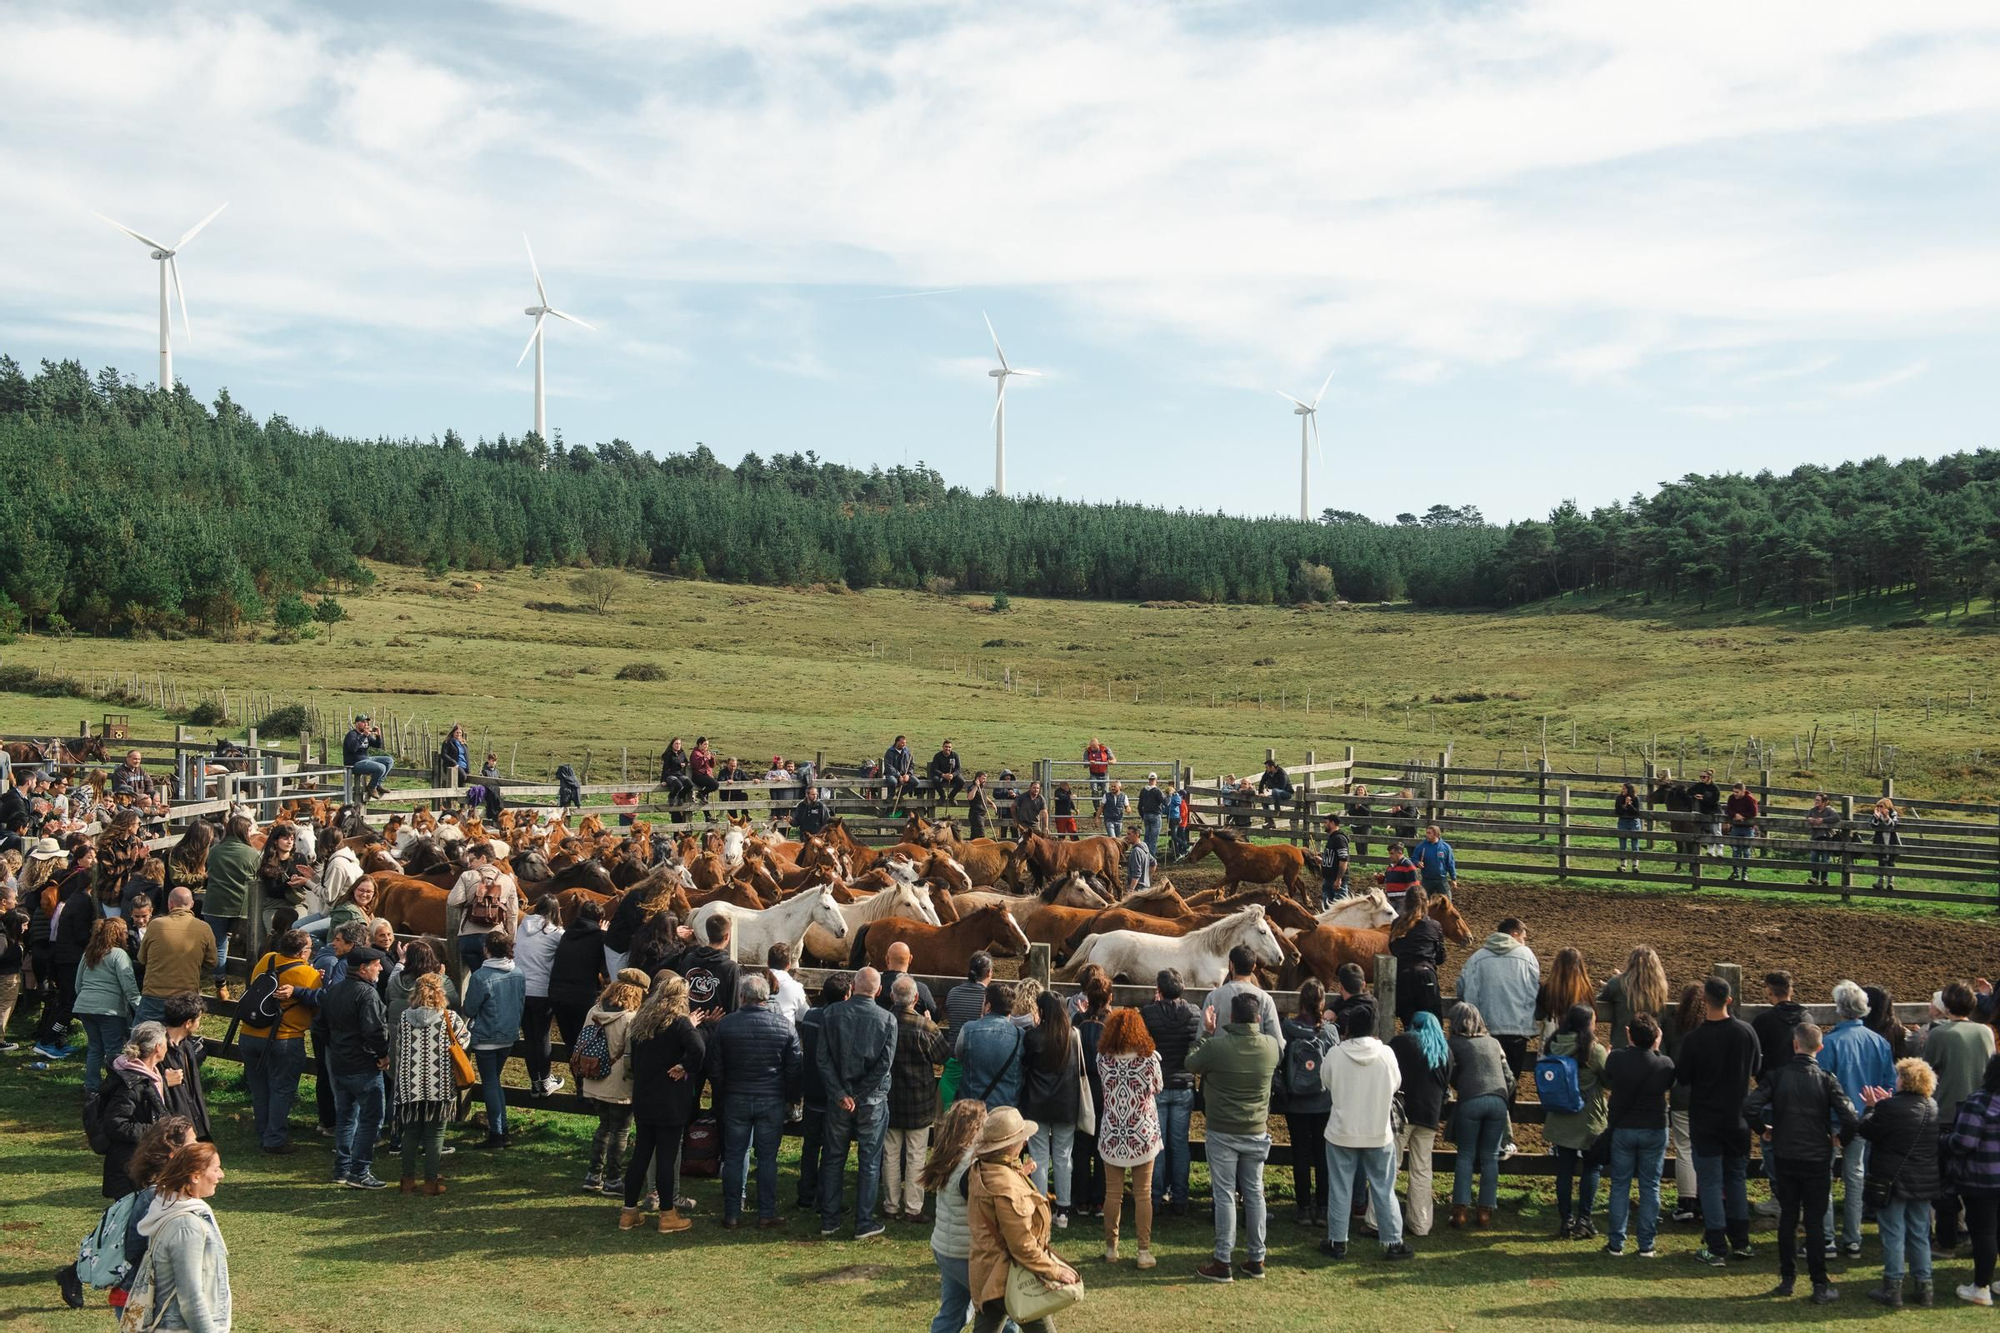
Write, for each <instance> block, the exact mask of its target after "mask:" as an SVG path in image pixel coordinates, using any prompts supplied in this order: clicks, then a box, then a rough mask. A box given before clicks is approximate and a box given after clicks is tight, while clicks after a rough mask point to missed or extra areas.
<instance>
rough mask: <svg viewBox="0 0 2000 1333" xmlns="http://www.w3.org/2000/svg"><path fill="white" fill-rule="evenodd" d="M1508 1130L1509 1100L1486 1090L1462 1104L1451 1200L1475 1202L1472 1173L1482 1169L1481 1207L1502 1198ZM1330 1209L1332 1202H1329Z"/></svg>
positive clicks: (1461, 1204)
mask: <svg viewBox="0 0 2000 1333" xmlns="http://www.w3.org/2000/svg"><path fill="white" fill-rule="evenodd" d="M1506 1132H1507V1103H1506V1102H1504V1101H1502V1100H1500V1098H1498V1097H1496V1096H1494V1095H1493V1094H1492V1093H1490V1092H1489V1093H1487V1094H1486V1095H1485V1096H1483V1097H1474V1098H1473V1099H1472V1100H1471V1101H1468V1102H1462V1103H1460V1104H1459V1108H1458V1115H1457V1118H1456V1120H1455V1121H1454V1122H1453V1125H1452V1138H1453V1140H1454V1141H1456V1142H1457V1144H1458V1165H1457V1166H1456V1167H1455V1168H1454V1169H1453V1172H1452V1182H1451V1202H1452V1206H1453V1207H1455V1208H1463V1207H1465V1206H1466V1205H1468V1204H1470V1203H1471V1202H1472V1173H1473V1172H1474V1171H1475V1170H1477V1171H1478V1172H1479V1206H1480V1207H1481V1208H1491V1207H1492V1206H1493V1205H1494V1204H1495V1203H1497V1202H1499V1199H1500V1139H1501V1137H1502V1136H1503V1135H1505V1134H1506ZM1327 1206H1328V1207H1329V1208H1330V1207H1332V1201H1331V1200H1329V1201H1328V1205H1327Z"/></svg>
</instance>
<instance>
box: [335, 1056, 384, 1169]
mask: <svg viewBox="0 0 2000 1333" xmlns="http://www.w3.org/2000/svg"><path fill="white" fill-rule="evenodd" d="M333 1107H334V1111H333V1114H334V1122H333V1174H334V1176H335V1178H337V1179H340V1180H352V1179H357V1178H359V1177H361V1176H365V1175H367V1174H368V1168H369V1167H370V1166H372V1165H373V1164H374V1162H375V1131H376V1129H377V1127H379V1126H380V1125H381V1123H382V1071H380V1070H379V1069H364V1070H362V1071H361V1072H360V1073H358V1074H335V1075H334V1076H333Z"/></svg>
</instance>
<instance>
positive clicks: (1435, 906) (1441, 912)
mask: <svg viewBox="0 0 2000 1333" xmlns="http://www.w3.org/2000/svg"><path fill="white" fill-rule="evenodd" d="M1430 916H1431V920H1433V921H1435V922H1437V923H1438V926H1439V927H1440V928H1441V929H1442V930H1443V931H1444V937H1445V938H1446V939H1448V940H1450V941H1451V942H1452V943H1453V944H1470V943H1472V927H1471V926H1469V925H1467V924H1466V923H1465V918H1464V917H1463V916H1460V915H1459V912H1458V908H1457V906H1456V905H1455V904H1454V903H1453V902H1452V900H1451V899H1449V898H1447V897H1445V896H1444V895H1443V894H1439V895H1438V896H1437V897H1435V898H1433V899H1431V907H1430Z"/></svg>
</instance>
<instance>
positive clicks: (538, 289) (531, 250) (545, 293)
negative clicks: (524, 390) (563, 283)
mask: <svg viewBox="0 0 2000 1333" xmlns="http://www.w3.org/2000/svg"><path fill="white" fill-rule="evenodd" d="M521 244H522V245H527V246H528V267H529V268H530V269H532V270H534V274H535V294H536V295H537V296H539V297H541V298H542V304H543V305H547V304H548V303H549V289H548V288H546V287H544V286H542V270H541V266H540V265H538V264H536V263H535V247H534V246H532V245H528V233H527V232H525V231H524V232H522V233H521ZM517 364H518V363H517Z"/></svg>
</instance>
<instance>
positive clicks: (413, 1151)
mask: <svg viewBox="0 0 2000 1333" xmlns="http://www.w3.org/2000/svg"><path fill="white" fill-rule="evenodd" d="M409 1105H411V1106H415V1105H417V1103H415V1102H411V1103H409ZM443 1157H444V1121H442V1120H426V1121H424V1122H422V1123H421V1124H415V1125H405V1126H404V1127H403V1174H404V1175H405V1176H407V1177H409V1178H410V1179H412V1180H414V1179H416V1175H417V1162H418V1160H419V1159H422V1161H423V1167H424V1179H425V1180H436V1179H437V1178H438V1163H439V1162H440V1161H441V1160H443Z"/></svg>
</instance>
